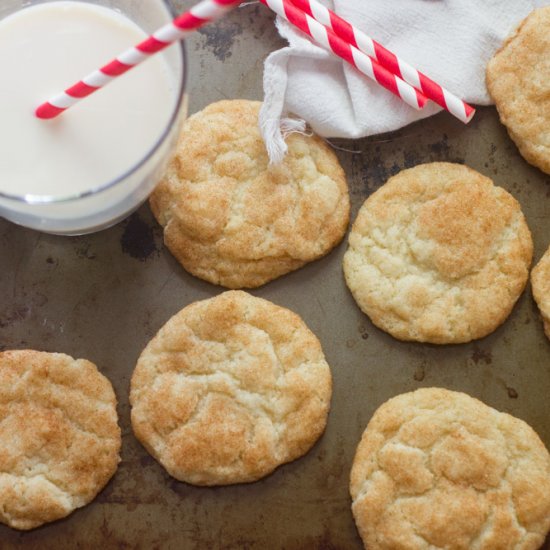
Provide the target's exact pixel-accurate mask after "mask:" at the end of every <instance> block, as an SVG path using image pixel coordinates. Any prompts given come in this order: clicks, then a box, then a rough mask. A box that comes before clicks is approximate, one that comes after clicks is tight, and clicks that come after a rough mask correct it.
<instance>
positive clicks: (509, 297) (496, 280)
mask: <svg viewBox="0 0 550 550" xmlns="http://www.w3.org/2000/svg"><path fill="white" fill-rule="evenodd" d="M532 253H533V243H532V240H531V234H530V232H529V229H528V227H527V224H526V222H525V218H524V216H523V214H522V212H521V208H520V206H519V203H518V202H517V201H516V200H515V199H514V198H513V197H512V196H511V195H510V194H509V193H508V192H507V191H505V190H504V189H502V188H501V187H497V186H495V185H493V182H492V181H491V180H490V179H489V178H486V177H485V176H482V175H481V174H479V173H477V172H475V171H474V170H472V169H470V168H467V167H465V166H462V165H459V164H451V163H444V162H440V163H439V162H438V163H431V164H424V165H420V166H416V167H415V168H411V169H408V170H404V171H402V172H400V173H399V174H397V175H396V176H394V177H392V178H390V180H388V182H387V183H386V184H385V185H383V186H382V187H381V188H380V189H379V190H378V191H376V192H375V193H373V194H372V195H371V196H370V197H369V198H368V199H367V200H366V201H365V203H364V204H363V206H362V207H361V209H360V211H359V214H358V216H357V219H356V221H355V223H354V224H353V228H352V230H351V233H350V236H349V247H348V250H347V251H346V253H345V255H344V273H345V277H346V283H347V285H348V287H349V289H350V290H351V292H352V294H353V297H354V298H355V300H356V301H357V303H358V304H359V307H360V308H361V309H362V310H363V312H364V313H366V314H367V315H368V316H369V317H370V319H371V320H372V322H373V323H374V324H375V325H376V326H378V327H379V328H381V329H382V330H385V331H386V332H389V333H390V334H392V335H393V336H394V337H396V338H399V339H400V340H416V341H420V342H431V343H434V344H447V343H459V342H468V341H470V340H473V339H476V338H481V337H483V336H486V335H487V334H489V333H490V332H492V331H493V330H495V329H496V328H497V327H498V326H499V325H500V324H501V323H503V322H504V320H505V319H506V318H507V317H508V315H509V314H510V312H511V310H512V308H513V306H514V304H515V302H516V301H517V299H518V298H519V296H520V294H521V293H522V292H523V289H524V288H525V284H526V283H527V279H528V276H529V266H530V264H531V259H532Z"/></svg>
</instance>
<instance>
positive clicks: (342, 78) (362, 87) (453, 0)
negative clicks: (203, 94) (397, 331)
mask: <svg viewBox="0 0 550 550" xmlns="http://www.w3.org/2000/svg"><path fill="white" fill-rule="evenodd" d="M320 1H321V2H322V3H323V4H324V5H325V6H327V7H329V8H331V9H333V10H334V11H335V12H336V13H337V14H338V15H340V16H342V17H343V18H345V19H347V20H348V21H349V22H350V23H352V24H353V25H355V26H356V27H358V28H359V29H361V30H362V31H364V32H365V33H366V34H368V35H369V36H370V37H371V38H373V39H374V40H377V41H378V42H380V43H381V44H383V45H384V46H385V47H386V48H388V49H389V50H391V51H392V52H393V53H395V54H396V55H398V56H399V57H400V58H402V59H403V60H405V61H407V62H408V63H410V64H411V65H413V66H414V67H416V68H417V69H418V70H420V71H422V72H424V73H425V74H427V75H428V76H430V77H431V78H432V79H433V80H435V81H436V82H438V83H439V84H441V85H442V86H445V87H446V88H447V89H449V90H450V91H451V92H453V93H454V94H456V95H458V96H459V97H461V98H462V99H465V100H466V101H467V102H469V103H473V104H477V105H488V104H489V103H490V102H491V100H490V97H489V94H488V93H487V88H486V86H485V66H486V65H487V62H488V61H489V59H490V58H491V57H492V56H493V54H494V53H495V51H496V50H497V49H498V48H499V47H500V45H501V44H502V42H503V41H504V39H505V38H506V37H507V36H508V35H509V34H510V33H511V32H512V31H513V30H514V28H515V27H516V26H517V25H518V24H519V23H520V22H521V20H522V19H523V18H524V17H526V16H527V15H528V14H529V12H530V11H531V10H533V9H535V8H536V7H541V6H543V5H548V4H549V3H550V2H549V1H548V0H392V1H388V0H334V1H331V0H320ZM276 25H277V28H278V30H279V33H280V34H281V36H283V37H284V38H285V39H287V40H288V42H289V46H288V47H286V48H283V49H281V50H278V51H276V52H273V53H272V54H271V55H270V56H269V57H268V58H267V60H266V62H265V68H264V93H265V97H264V105H263V108H262V111H261V113H260V127H261V130H262V135H263V137H264V139H265V141H266V145H267V150H268V152H269V156H270V158H271V160H272V162H279V161H280V160H281V159H282V158H283V156H284V154H285V152H286V145H285V143H284V135H285V133H286V132H291V131H296V130H298V131H300V130H303V129H304V128H305V122H307V123H308V124H309V125H310V126H311V128H312V130H313V131H314V132H316V133H317V134H319V135H321V136H323V137H344V138H359V137H364V136H369V135H373V134H379V133H382V132H388V131H392V130H396V129H398V128H401V127H403V126H406V125H407V124H409V123H411V122H414V121H415V120H419V119H421V118H426V117H428V116H431V115H433V114H435V113H437V112H439V111H440V110H441V108H440V107H438V106H437V105H435V104H434V103H432V102H429V103H428V105H427V106H426V107H425V108H424V109H423V110H422V111H416V110H414V109H412V108H411V107H409V106H407V105H405V104H404V103H403V102H402V101H401V100H399V99H398V98H396V97H394V96H393V95H392V94H391V93H390V92H388V91H387V90H385V89H383V88H382V87H381V86H379V85H378V84H376V83H375V82H372V81H371V80H370V79H368V78H367V77H365V76H363V75H361V74H359V73H358V72H357V71H356V70H355V69H354V68H353V67H351V66H350V65H348V64H347V63H346V62H345V61H342V60H340V59H339V58H337V57H336V56H334V55H333V54H331V53H329V52H327V51H325V50H324V49H321V48H320V47H318V46H316V45H314V44H313V43H312V42H311V41H310V39H309V38H307V37H306V36H305V35H304V34H302V33H301V32H300V31H298V30H295V29H294V27H292V26H291V25H289V24H288V23H287V22H286V21H283V20H282V19H280V18H278V19H277V22H276ZM449 116H451V115H449Z"/></svg>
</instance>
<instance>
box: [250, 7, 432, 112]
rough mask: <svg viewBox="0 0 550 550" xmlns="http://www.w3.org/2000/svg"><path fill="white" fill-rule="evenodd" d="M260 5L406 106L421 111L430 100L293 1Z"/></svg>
mask: <svg viewBox="0 0 550 550" xmlns="http://www.w3.org/2000/svg"><path fill="white" fill-rule="evenodd" d="M260 2H262V3H263V4H265V5H266V6H267V7H269V8H271V9H272V10H273V11H274V12H275V13H276V14H277V15H279V16H280V17H282V18H284V19H286V20H287V21H289V22H290V23H292V24H293V25H295V26H296V27H298V28H299V29H300V30H301V31H302V32H304V33H306V34H307V35H308V36H310V37H311V38H312V39H313V40H314V42H315V43H316V44H318V45H319V46H321V47H323V48H325V49H326V50H328V51H330V52H332V53H334V54H335V55H337V56H339V57H341V58H342V59H344V60H345V61H347V62H348V63H350V64H351V65H353V66H354V67H355V68H356V69H357V70H358V71H359V72H361V73H363V74H364V75H366V76H368V77H369V78H371V79H372V80H374V81H375V82H378V84H380V85H381V86H383V87H384V88H386V89H387V90H389V91H390V92H392V93H393V94H395V95H396V96H397V97H399V98H400V99H402V100H403V101H404V102H405V103H406V104H407V105H410V106H411V107H413V108H415V109H422V108H423V107H424V105H425V104H426V102H427V98H426V96H425V95H424V94H423V93H422V92H420V91H418V90H416V89H415V88H414V87H413V86H411V85H410V84H408V83H407V82H405V81H404V80H403V79H402V78H400V77H399V76H396V75H395V74H393V73H392V72H390V71H388V70H387V69H386V68H384V67H382V65H380V63H378V61H376V60H375V59H372V58H370V57H369V56H368V55H365V54H364V53H363V52H361V51H360V50H359V49H358V48H356V47H355V46H353V45H352V44H349V43H348V42H346V41H345V40H343V39H342V38H340V37H339V36H338V35H336V33H335V32H334V31H332V30H331V29H330V28H328V27H325V26H324V25H322V24H321V23H319V22H317V21H316V20H315V19H314V18H313V17H311V16H310V15H308V14H307V13H306V12H304V11H302V10H301V9H299V8H297V7H296V6H295V5H294V4H292V2H291V1H290V0H260Z"/></svg>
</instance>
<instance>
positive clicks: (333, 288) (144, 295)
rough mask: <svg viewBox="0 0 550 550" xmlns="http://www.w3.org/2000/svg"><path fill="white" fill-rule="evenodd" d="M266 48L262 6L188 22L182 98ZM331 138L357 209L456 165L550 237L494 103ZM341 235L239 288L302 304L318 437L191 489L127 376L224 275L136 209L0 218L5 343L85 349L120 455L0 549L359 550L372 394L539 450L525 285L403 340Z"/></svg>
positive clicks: (538, 197)
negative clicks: (70, 223) (139, 437)
mask: <svg viewBox="0 0 550 550" xmlns="http://www.w3.org/2000/svg"><path fill="white" fill-rule="evenodd" d="M189 4H190V2H185V3H181V2H175V5H176V7H177V8H183V7H184V5H189ZM280 45H282V42H281V41H280V39H279V38H278V37H277V35H276V32H275V30H274V28H273V25H272V16H271V15H270V14H269V13H267V10H265V9H263V7H260V6H259V5H255V6H249V7H247V8H242V9H240V10H237V11H236V12H235V13H232V14H231V15H230V16H229V17H227V18H226V19H225V20H224V21H222V22H220V23H219V24H217V25H215V26H212V27H207V28H205V29H204V30H202V31H201V32H200V34H198V35H197V36H195V37H193V38H192V39H191V40H190V42H189V50H188V51H189V58H190V64H191V67H190V75H191V78H190V82H191V89H190V100H191V103H190V107H191V112H194V111H196V110H198V109H200V108H202V107H203V106H205V105H206V104H208V103H210V102H212V101H215V100H218V99H222V98H252V99H260V98H261V97H262V90H261V80H262V62H263V59H264V58H265V56H266V55H267V53H268V52H269V51H271V50H273V49H275V48H276V47H278V46H280ZM336 145H337V146H338V147H340V148H341V149H342V150H338V151H337V153H338V155H339V157H340V159H341V161H342V163H343V165H344V167H345V170H346V172H347V175H348V178H349V185H350V192H351V197H352V205H353V208H352V215H353V217H354V216H355V214H356V213H357V210H358V208H359V206H360V205H361V204H362V202H363V201H364V200H365V198H366V197H367V196H368V195H369V194H370V193H372V192H373V191H374V190H375V189H377V188H378V187H379V186H380V185H381V184H383V183H384V181H385V180H386V179H387V178H388V176H390V175H392V174H393V173H395V172H397V171H399V170H401V169H402V168H405V167H410V166H414V165H416V164H418V163H422V162H428V161H436V160H445V161H456V162H463V163H466V164H468V165H469V166H471V167H473V168H475V169H476V170H478V171H480V172H482V173H483V174H486V175H488V176H490V177H492V178H493V179H494V180H495V182H496V183H498V184H499V185H501V186H503V187H505V188H506V189H508V190H509V191H510V192H511V193H512V194H513V195H514V196H515V197H516V198H517V199H518V200H519V201H520V203H521V204H522V207H523V210H524V212H525V215H526V217H527V221H528V223H529V226H530V228H531V230H532V233H533V238H534V242H535V257H536V259H538V258H539V257H540V256H541V254H542V252H543V250H544V249H545V248H546V246H547V245H548V243H549V242H550V201H549V200H548V198H549V196H550V181H549V180H550V178H549V177H548V176H545V175H544V174H542V173H541V172H540V171H538V170H536V169H535V168H532V167H530V166H529V165H528V164H527V163H526V162H525V161H524V160H523V159H522V158H521V157H520V156H519V154H518V152H517V150H516V148H515V146H514V145H513V144H512V142H511V141H510V139H509V138H508V136H507V134H506V131H505V129H504V128H503V127H502V126H501V125H500V123H499V122H498V117H497V115H496V111H495V110H494V108H482V109H480V110H479V112H478V114H477V116H476V118H475V119H474V121H473V122H472V123H471V124H470V125H469V126H464V125H462V124H461V123H460V122H457V121H455V120H454V119H453V118H452V117H450V116H448V115H446V114H441V115H438V116H436V117H434V118H433V119H431V120H427V121H424V122H421V123H417V124H414V125H412V126H410V127H407V128H404V129H403V130H401V131H399V132H396V133H393V134H390V135H386V136H377V137H375V138H369V139H365V140H358V141H353V142H352V141H349V142H342V141H340V142H337V143H336ZM345 246H346V245H345V243H343V244H342V245H341V246H339V247H338V248H337V249H336V250H335V251H333V253H332V254H330V255H329V256H328V257H326V258H324V259H322V260H321V261H318V262H315V263H313V264H311V265H309V266H307V267H305V268H303V269H301V270H299V271H297V272H295V273H292V274H290V275H287V276H285V277H283V278H281V279H279V280H276V281H274V282H272V283H269V284H267V285H266V286H265V287H263V288H260V289H258V290H255V291H254V292H253V293H254V294H255V295H258V296H261V297H265V298H267V299H269V300H272V301H273V302H275V303H277V304H281V305H283V306H287V307H289V308H291V309H293V310H294V311H296V312H298V313H299V314H300V315H301V316H302V317H303V319H304V320H305V321H306V323H307V324H308V325H309V327H310V328H311V329H312V330H313V331H314V332H315V333H316V334H317V335H318V337H319V338H320V340H321V342H322V344H323V348H324V350H325V353H326V356H327V359H328V361H329V363H330V365H331V367H332V373H333V377H334V395H333V400H332V409H331V414H330V417H329V423H328V427H327V430H326V433H325V434H324V436H323V437H322V438H321V440H320V441H319V442H318V443H317V444H316V445H315V447H314V448H313V449H312V450H311V451H310V452H309V453H308V454H307V455H306V456H305V457H304V458H302V459H299V460H297V461H295V462H294V463H291V464H288V465H286V466H283V467H281V468H279V469H278V470H277V471H276V472H275V473H273V474H272V475H270V476H269V477H267V478H266V479H264V480H262V481H260V482H257V483H253V484H249V485H237V486H232V487H222V488H197V487H193V486H190V485H186V484H184V483H180V482H177V481H175V480H174V479H172V478H170V477H169V476H168V475H167V474H166V473H165V471H164V470H163V469H162V468H161V467H160V466H159V465H158V464H157V463H156V462H155V461H154V460H153V459H152V458H151V457H150V456H149V455H148V454H147V452H146V451H145V450H144V449H143V448H142V447H141V446H140V445H139V444H138V443H137V441H136V440H135V439H134V437H133V435H132V432H131V428H130V422H129V405H128V387H129V380H130V376H131V373H132V370H133V367H134V365H135V362H136V359H137V357H138V355H139V353H140V352H141V350H142V349H143V347H144V346H145V344H146V343H147V341H148V340H149V339H150V338H151V337H152V336H153V335H154V333H155V332H156V330H157V329H158V328H159V327H160V326H162V325H163V324H164V322H165V321H166V320H167V319H168V318H169V317H170V316H171V315H172V314H173V313H175V312H176V311H178V310H179V309H180V308H182V307H183V306H185V305H187V304H189V303H190V302H192V301H195V300H198V299H202V298H206V297H210V296H214V295H216V294H218V293H219V292H221V290H222V289H221V288H219V287H215V286H212V285H209V284H207V283H205V282H202V281H199V280H198V279H195V278H193V277H191V276H190V275H188V274H187V273H185V272H184V271H183V269H181V267H180V266H179V265H178V264H177V262H176V261H175V260H174V259H173V258H172V257H171V256H170V254H169V253H168V252H167V251H166V249H165V248H164V247H163V245H162V237H161V233H160V231H159V228H158V227H157V225H156V223H155V222H154V220H153V218H152V216H151V214H150V211H149V209H148V207H147V206H143V207H142V208H141V209H140V210H139V211H138V212H137V213H135V214H134V215H132V216H131V217H130V218H129V219H127V220H126V221H124V222H123V223H120V224H119V225H117V226H116V227H113V228H112V229H109V230H107V231H103V232H101V233H99V234H95V235H92V236H87V237H78V238H76V237H75V238H68V237H55V236H50V235H44V234H40V233H37V232H33V231H30V230H25V229H22V228H19V227H17V226H15V225H12V224H10V223H8V222H6V221H3V220H0V258H1V262H2V266H1V269H0V297H1V307H0V346H1V348H3V349H9V348H35V349H41V350H47V351H61V352H65V353H68V354H71V355H73V356H75V357H85V358H88V359H90V360H92V361H94V362H95V363H96V364H97V365H98V366H99V367H100V369H101V370H102V372H103V373H104V374H105V375H107V376H108V377H109V378H110V379H111V381H112V382H113V384H114V386H115V389H116V392H117V396H118V400H119V415H120V420H121V425H122V430H123V450H122V463H121V464H120V467H119V470H118V472H117V474H116V475H115V477H114V478H113V479H112V480H111V482H110V483H109V484H108V486H107V487H106V488H105V490H104V491H103V492H102V493H101V494H100V495H99V496H98V497H97V499H96V500H95V501H94V502H93V503H92V504H90V505H89V506H86V507H85V508H83V509H80V510H77V511H76V512H75V513H73V514H72V515H71V516H69V517H68V518H66V519H64V520H62V521H58V522H56V523H54V524H51V525H47V526H44V527H42V528H39V529H36V530H34V531H32V532H28V533H19V532H17V531H14V530H11V529H9V528H7V527H3V526H2V527H0V541H1V542H0V548H2V549H3V550H7V549H12V548H28V549H40V550H46V549H55V550H60V549H62V548H83V549H87V548H121V549H122V548H143V549H155V548H158V549H161V548H162V549H195V548H196V549H217V548H219V549H222V548H223V549H250V550H251V549H268V548H274V549H277V548H281V549H282V548H284V549H286V550H298V549H309V548H311V549H325V550H328V549H331V550H333V549H353V548H356V549H359V548H361V547H362V545H361V541H360V539H359V537H358V535H357V532H356V529H355V526H354V523H353V518H352V515H351V511H350V505H351V501H350V498H349V494H348V478H349V471H350V467H351V462H352V459H353V455H354V451H355V447H356V445H357V443H358V440H359V438H360V435H361V433H362V431H363V429H364V428H365V426H366V424H367V422H368V420H369V418H370V417H371V415H372V413H373V412H374V410H375V409H376V408H377V407H378V406H379V405H380V404H381V403H382V402H384V401H385V400H387V399H388V398H389V397H391V396H393V395H396V394H398V393H401V392H404V391H409V390H413V389H415V388H418V387H421V386H443V387H446V388H450V389H456V390H462V391H465V392H467V393H469V394H470V395H473V396H476V397H479V398H481V399H482V400H483V401H485V402H486V403H487V404H489V405H491V406H493V407H495V408H497V409H499V410H502V411H506V412H509V413H511V414H513V415H515V416H518V417H519V418H522V419H524V420H525V421H527V422H528V423H529V424H530V425H531V426H532V427H533V428H534V429H535V430H536V431H537V432H538V434H539V435H540V437H541V438H542V440H543V441H544V442H545V444H546V445H547V446H548V447H550V415H549V414H548V396H549V395H550V344H549V342H548V341H547V340H546V339H545V337H544V335H543V331H542V325H541V323H540V320H539V316H538V312H537V310H536V307H535V305H534V302H533V299H532V296H531V292H530V289H529V288H528V289H527V290H526V292H525V293H524V294H523V296H522V297H521V298H520V300H519V302H518V304H517V306H516V307H515V309H514V311H513V313H512V315H511V317H510V318H509V319H508V321H507V322H506V323H505V324H504V325H503V326H502V327H500V328H499V329H498V330H497V331H496V332H495V333H494V334H492V335H490V336H488V337H487V338H484V339H482V340H479V341H477V342H474V343H471V344H464V345H456V346H431V345H420V344H408V343H402V342H398V341H397V340H394V339H393V338H392V337H390V336H388V335H387V334H385V333H383V332H381V331H379V330H378V329H376V328H375V327H374V326H373V325H372V324H371V323H370V321H369V320H368V318H367V317H366V316H365V315H363V314H362V313H361V311H360V310H359V309H358V307H357V306H356V305H355V303H354V301H353V299H352V297H351V295H350V293H349V292H348V290H347V288H346V286H345V283H344V279H343V275H342V269H341V261H342V256H343V253H344V251H345ZM545 548H550V544H548V543H547V544H546V546H545Z"/></svg>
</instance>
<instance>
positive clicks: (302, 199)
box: [150, 100, 349, 288]
mask: <svg viewBox="0 0 550 550" xmlns="http://www.w3.org/2000/svg"><path fill="white" fill-rule="evenodd" d="M260 105H261V103H260V102H257V101H245V100H232V101H220V102H217V103H213V104H211V105H209V106H208V107H206V109H204V110H203V111H201V112H199V113H197V114H195V115H193V116H192V117H190V118H189V119H188V120H187V121H186V122H185V123H184V126H183V129H182V132H181V135H180V138H179V142H178V147H177V152H176V155H175V156H174V158H173V160H172V162H171V163H170V165H169V167H168V169H167V171H166V174H165V176H164V178H163V179H162V181H161V182H160V183H159V185H158V186H157V188H156V189H155V191H154V192H153V194H152V195H151V199H150V204H151V209H152V211H153V213H154V215H155V217H156V219H157V220H158V222H159V223H160V224H161V225H162V226H163V228H164V241H165V243H166V246H167V247H168V249H169V250H170V251H171V252H172V254H173V255H174V256H175V257H176V258H177V259H178V261H179V262H180V263H181V265H182V266H183V267H184V268H185V269H186V270H187V271H189V272H190V273H192V274H193V275H195V276H197V277H200V278H201V279H205V280H206V281H209V282H211V283H214V284H219V285H222V286H225V287H228V288H254V287H257V286H260V285H262V284H264V283H266V282H268V281H270V280H272V279H275V278H276V277H279V276H281V275H284V274H285V273H288V272H290V271H293V270H295V269H298V268H299V267H302V266H303V265H305V264H306V263H307V262H311V261H313V260H316V259H318V258H320V257H322V256H324V255H325V254H327V253H328V252H330V250H331V249H332V248H333V247H334V246H336V245H337V244H338V243H339V242H340V241H341V239H342V238H343V236H344V234H345V232H346V228H347V225H348V222H349V194H348V188H347V183H346V178H345V174H344V171H343V169H342V167H341V166H340V163H339V162H338V159H337V157H336V155H335V154H334V153H333V151H332V150H331V149H330V148H329V147H328V145H326V144H325V143H324V142H323V141H322V140H321V139H320V138H318V137H314V136H304V135H299V134H292V135H290V136H288V138H287V144H288V154H287V155H286V157H285V160H284V161H283V162H282V163H281V164H280V165H277V166H271V165H269V162H268V157H267V152H266V149H265V145H264V143H263V141H262V139H261V137H260V133H259V129H258V113H259V109H260Z"/></svg>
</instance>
